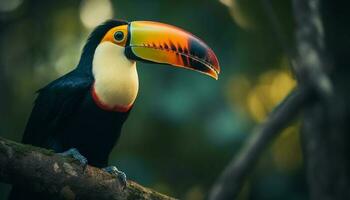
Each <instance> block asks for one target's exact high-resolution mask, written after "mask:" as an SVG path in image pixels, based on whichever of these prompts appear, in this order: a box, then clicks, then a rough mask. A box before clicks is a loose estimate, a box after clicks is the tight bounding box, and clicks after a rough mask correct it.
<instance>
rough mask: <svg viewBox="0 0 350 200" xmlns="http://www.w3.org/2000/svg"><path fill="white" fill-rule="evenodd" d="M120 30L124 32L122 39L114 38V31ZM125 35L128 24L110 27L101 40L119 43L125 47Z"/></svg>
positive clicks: (126, 35)
mask: <svg viewBox="0 0 350 200" xmlns="http://www.w3.org/2000/svg"><path fill="white" fill-rule="evenodd" d="M118 31H121V32H123V34H124V38H123V39H122V40H116V39H115V37H114V35H115V33H116V32H118ZM127 37H128V25H122V26H117V27H114V28H112V29H111V30H109V31H108V32H107V33H106V34H105V36H104V37H103V39H102V41H101V42H106V41H109V42H112V43H114V44H117V45H120V46H123V47H125V45H126V41H127Z"/></svg>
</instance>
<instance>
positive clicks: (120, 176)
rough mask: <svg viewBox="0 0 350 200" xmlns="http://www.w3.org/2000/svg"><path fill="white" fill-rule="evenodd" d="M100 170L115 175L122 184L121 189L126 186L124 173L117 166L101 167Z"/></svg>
mask: <svg viewBox="0 0 350 200" xmlns="http://www.w3.org/2000/svg"><path fill="white" fill-rule="evenodd" d="M102 170H103V171H105V172H108V173H110V174H112V175H114V176H116V177H117V178H118V180H119V182H120V183H121V184H122V187H123V189H124V188H125V187H126V174H125V173H124V172H122V171H120V170H119V169H118V168H117V167H115V166H109V167H105V168H103V169H102Z"/></svg>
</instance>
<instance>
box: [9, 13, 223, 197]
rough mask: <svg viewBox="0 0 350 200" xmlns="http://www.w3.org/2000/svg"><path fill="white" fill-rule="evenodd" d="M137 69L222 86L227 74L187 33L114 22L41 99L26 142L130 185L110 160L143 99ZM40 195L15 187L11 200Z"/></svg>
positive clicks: (152, 24) (96, 32)
mask: <svg viewBox="0 0 350 200" xmlns="http://www.w3.org/2000/svg"><path fill="white" fill-rule="evenodd" d="M137 62H147V63H154V64H163V65H168V66H174V67H178V68H186V69H190V70H194V71H197V72H200V73H203V74H205V75H208V76H210V77H212V78H214V79H218V75H219V73H220V66H219V62H218V59H217V56H216V55H215V53H214V51H213V50H212V49H211V48H210V47H209V46H208V45H207V44H206V43H205V42H203V41H202V40H201V39H199V38H198V37H196V36H195V35H193V34H191V33H189V32H187V31H185V30H183V29H181V28H178V27H176V26H173V25H169V24H165V23H160V22H154V21H131V22H128V21H124V20H118V19H111V20H107V21H106V22H104V23H102V24H100V25H99V26H97V27H96V28H95V29H94V30H93V31H92V32H91V33H90V35H89V37H88V39H87V42H86V44H85V45H84V47H83V50H82V53H81V57H80V60H79V62H78V64H77V66H76V67H75V68H74V69H73V70H72V71H70V72H68V73H67V74H65V75H63V76H61V77H59V78H58V79H56V80H54V81H52V82H51V83H49V84H47V85H46V86H44V87H43V88H41V89H39V90H38V91H37V94H38V95H37V98H36V100H35V102H34V106H33V109H32V112H31V115H30V117H29V119H28V122H27V125H26V127H25V130H24V134H23V138H22V142H23V143H24V144H31V145H33V146H38V147H43V148H48V149H52V150H54V152H56V153H60V154H62V155H65V156H69V155H70V156H73V157H74V158H76V159H78V160H79V161H80V162H81V163H82V164H83V165H85V164H86V163H89V165H92V166H95V167H98V168H103V169H105V170H106V171H107V172H109V173H112V174H115V175H117V176H121V177H122V179H123V180H124V181H125V180H126V176H125V174H124V173H123V172H122V171H119V170H118V169H117V168H116V167H115V166H108V156H109V154H110V152H111V150H112V148H113V147H114V145H115V144H116V143H117V141H118V139H119V136H120V134H121V130H122V126H123V124H124V122H125V121H126V119H127V118H128V115H129V113H130V111H131V110H132V108H133V106H134V102H135V100H136V97H137V94H138V89H139V79H138V72H137V67H136V63H137ZM40 195H42V194H38V193H35V192H32V191H30V190H29V189H27V188H26V187H23V184H22V185H14V186H13V189H12V191H11V193H10V196H9V199H28V197H29V196H31V197H36V198H35V199H40V198H39V197H40ZM41 197H42V196H41Z"/></svg>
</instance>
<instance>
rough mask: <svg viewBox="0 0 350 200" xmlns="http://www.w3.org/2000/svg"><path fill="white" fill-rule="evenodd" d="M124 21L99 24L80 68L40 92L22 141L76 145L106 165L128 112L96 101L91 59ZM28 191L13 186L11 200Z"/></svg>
mask: <svg viewBox="0 0 350 200" xmlns="http://www.w3.org/2000/svg"><path fill="white" fill-rule="evenodd" d="M123 24H127V22H124V21H116V20H110V21H107V22H106V23H104V24H102V25H100V26H98V27H97V28H96V29H95V30H94V31H93V32H92V33H91V35H90V37H89V39H88V41H87V43H86V45H85V46H84V49H83V53H82V55H81V58H80V61H79V64H78V65H77V67H76V68H75V69H74V70H73V71H71V72H70V73H68V74H66V75H64V76H62V77H60V78H58V79H57V80H55V81H53V82H51V83H50V84H48V85H47V86H45V87H44V88H42V89H40V90H39V91H38V97H37V99H36V101H35V104H34V108H33V110H32V113H31V116H30V118H29V120H28V123H27V126H26V129H25V131H24V135H23V143H26V144H32V145H35V146H39V147H44V148H49V149H53V150H54V151H56V152H63V151H66V150H68V149H70V148H76V149H78V150H79V152H80V153H81V154H82V155H83V156H85V157H86V158H87V160H88V163H89V164H90V165H93V166H96V167H106V166H107V164H108V156H109V153H110V152H111V150H112V148H113V146H114V144H115V143H116V142H117V140H118V138H119V136H120V131H121V128H122V125H123V123H124V121H125V120H126V119H127V117H128V114H129V112H115V111H106V110H103V109H101V108H100V107H98V106H97V105H96V104H95V102H94V101H93V99H92V96H91V87H92V85H93V82H94V77H93V74H92V61H93V56H94V52H95V49H96V47H97V46H98V44H99V43H100V41H101V39H102V38H103V36H104V35H105V33H106V32H107V31H108V30H110V29H111V28H113V27H115V26H119V25H123ZM116 76H117V75H116ZM28 193H30V192H29V191H26V190H25V189H24V188H20V187H19V186H14V189H13V191H12V193H11V195H10V199H22V198H23V199H28V198H29V197H30V196H31V195H34V193H31V195H28ZM35 195H37V194H35ZM29 199H30V198H29ZM36 199H37V198H36Z"/></svg>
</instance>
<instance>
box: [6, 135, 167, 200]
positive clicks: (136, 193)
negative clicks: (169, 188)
mask: <svg viewBox="0 0 350 200" xmlns="http://www.w3.org/2000/svg"><path fill="white" fill-rule="evenodd" d="M0 181H2V182H6V183H10V184H17V185H20V186H24V187H26V188H28V187H29V188H30V189H32V190H34V191H37V192H44V193H47V194H49V195H50V196H52V197H53V199H57V198H59V199H121V200H124V199H125V200H126V199H128V200H129V199H130V200H131V199H145V200H146V199H157V200H170V199H173V198H171V197H168V196H165V195H162V194H160V193H158V192H155V191H153V190H151V189H148V188H144V187H142V186H140V185H138V184H137V183H135V182H132V181H128V183H127V186H126V188H125V189H123V188H122V186H121V183H120V182H119V181H118V179H116V178H115V177H114V176H112V175H110V174H108V173H106V172H104V171H102V170H100V169H98V168H95V167H92V166H87V167H86V168H85V170H84V169H83V168H82V167H81V166H80V165H79V163H77V161H75V160H74V159H72V158H68V157H62V156H59V155H57V154H55V153H54V152H53V151H50V150H47V149H42V148H38V147H33V146H30V145H23V144H19V143H16V142H13V141H9V140H6V139H3V138H0ZM28 183H31V184H28Z"/></svg>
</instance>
